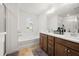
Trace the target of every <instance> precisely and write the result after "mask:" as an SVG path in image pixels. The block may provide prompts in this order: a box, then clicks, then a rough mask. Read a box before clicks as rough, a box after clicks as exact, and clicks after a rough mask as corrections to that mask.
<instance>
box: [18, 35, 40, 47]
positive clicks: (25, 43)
mask: <svg viewBox="0 0 79 59" xmlns="http://www.w3.org/2000/svg"><path fill="white" fill-rule="evenodd" d="M18 39H19V48H27V47H31V46H32V45H35V44H39V37H38V36H28V37H27V36H26V37H24V36H19V37H18Z"/></svg>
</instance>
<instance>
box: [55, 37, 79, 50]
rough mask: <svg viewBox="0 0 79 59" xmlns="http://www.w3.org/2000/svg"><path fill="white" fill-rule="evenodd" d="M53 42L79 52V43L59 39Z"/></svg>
mask: <svg viewBox="0 0 79 59" xmlns="http://www.w3.org/2000/svg"><path fill="white" fill-rule="evenodd" d="M55 42H57V43H59V44H62V45H65V46H67V47H69V48H71V49H74V50H77V51H79V43H75V42H71V41H68V40H65V39H61V38H55Z"/></svg>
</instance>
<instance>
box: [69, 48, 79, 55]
mask: <svg viewBox="0 0 79 59" xmlns="http://www.w3.org/2000/svg"><path fill="white" fill-rule="evenodd" d="M68 56H79V52H77V51H75V50H72V49H68Z"/></svg>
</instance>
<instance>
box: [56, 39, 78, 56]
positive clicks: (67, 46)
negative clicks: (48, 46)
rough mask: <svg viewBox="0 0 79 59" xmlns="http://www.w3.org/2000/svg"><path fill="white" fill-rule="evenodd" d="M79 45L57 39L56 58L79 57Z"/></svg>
mask: <svg viewBox="0 0 79 59" xmlns="http://www.w3.org/2000/svg"><path fill="white" fill-rule="evenodd" d="M77 48H79V44H77V43H74V42H71V41H67V40H64V39H61V38H55V56H79V49H77Z"/></svg>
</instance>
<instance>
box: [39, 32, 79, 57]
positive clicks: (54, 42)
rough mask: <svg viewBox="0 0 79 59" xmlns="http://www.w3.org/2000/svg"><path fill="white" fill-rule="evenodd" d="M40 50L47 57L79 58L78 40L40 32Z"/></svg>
mask: <svg viewBox="0 0 79 59" xmlns="http://www.w3.org/2000/svg"><path fill="white" fill-rule="evenodd" d="M40 48H41V49H42V50H43V51H45V52H46V53H47V54H48V55H49V56H79V38H77V37H73V36H69V35H60V34H54V33H48V32H41V33H40Z"/></svg>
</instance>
